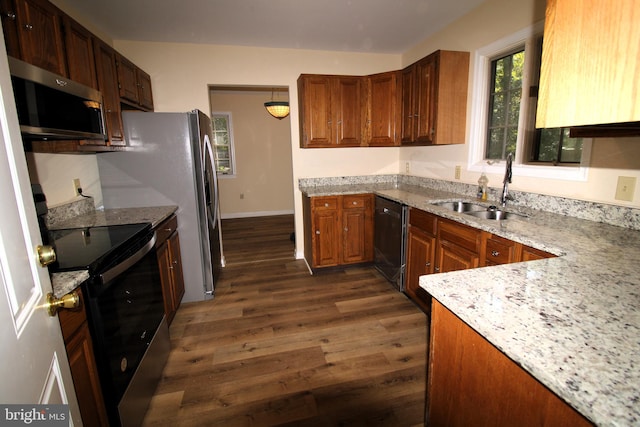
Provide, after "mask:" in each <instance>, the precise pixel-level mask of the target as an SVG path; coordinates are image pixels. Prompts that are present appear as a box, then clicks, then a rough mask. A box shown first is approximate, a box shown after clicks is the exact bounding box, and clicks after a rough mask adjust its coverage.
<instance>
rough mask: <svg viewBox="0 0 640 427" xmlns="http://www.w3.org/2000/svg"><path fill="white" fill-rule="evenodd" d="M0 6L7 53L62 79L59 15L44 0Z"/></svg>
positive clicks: (22, 0) (23, 0)
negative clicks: (60, 76)
mask: <svg viewBox="0 0 640 427" xmlns="http://www.w3.org/2000/svg"><path fill="white" fill-rule="evenodd" d="M0 4H1V6H2V14H3V17H2V25H3V27H4V26H5V25H6V28H4V35H5V43H6V45H7V53H8V54H9V55H11V56H14V57H16V58H18V59H21V60H23V61H25V62H28V63H30V64H33V65H36V66H38V67H40V68H44V69H45V70H48V71H51V72H52V73H56V74H59V75H62V76H65V77H66V76H67V67H66V62H65V53H64V40H63V36H62V23H61V17H62V12H61V11H60V10H59V9H58V8H57V7H55V6H54V5H53V4H51V3H49V2H48V1H46V0H2V3H0Z"/></svg>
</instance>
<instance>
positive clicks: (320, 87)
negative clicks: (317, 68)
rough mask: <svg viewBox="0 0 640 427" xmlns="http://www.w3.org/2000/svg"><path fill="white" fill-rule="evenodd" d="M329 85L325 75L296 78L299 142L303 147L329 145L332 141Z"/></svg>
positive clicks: (329, 82) (329, 81)
mask: <svg viewBox="0 0 640 427" xmlns="http://www.w3.org/2000/svg"><path fill="white" fill-rule="evenodd" d="M331 86H332V85H331V80H330V78H329V77H327V76H313V75H305V76H301V77H300V79H299V80H298V97H299V102H298V104H299V106H300V121H301V123H300V132H301V135H300V144H301V146H302V147H304V148H313V147H330V146H331V145H333V143H334V139H333V131H332V126H331V125H332V124H331Z"/></svg>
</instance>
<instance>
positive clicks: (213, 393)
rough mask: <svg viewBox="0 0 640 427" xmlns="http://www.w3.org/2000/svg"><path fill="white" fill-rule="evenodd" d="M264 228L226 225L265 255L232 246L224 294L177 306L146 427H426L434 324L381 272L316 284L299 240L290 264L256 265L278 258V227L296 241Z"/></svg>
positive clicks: (329, 277) (319, 278) (347, 273)
mask: <svg viewBox="0 0 640 427" xmlns="http://www.w3.org/2000/svg"><path fill="white" fill-rule="evenodd" d="M261 220H262V218H260V219H257V218H253V222H252V223H253V224H255V229H256V230H259V229H261V230H262V231H256V232H255V233H250V232H248V231H247V228H246V227H244V226H242V224H241V225H239V226H238V228H237V230H238V233H239V235H240V234H241V235H243V237H238V236H234V235H233V234H234V231H232V230H235V228H234V227H235V225H234V227H232V226H230V225H229V224H227V227H226V229H225V228H224V227H225V224H223V232H224V234H223V239H224V242H225V244H226V243H227V239H228V240H229V241H232V240H233V239H237V240H238V241H240V240H243V239H244V240H247V241H248V240H252V241H254V242H260V243H252V245H251V246H254V245H257V246H260V247H259V248H257V247H254V249H256V250H255V251H253V252H252V251H248V249H247V248H245V247H243V245H240V244H238V245H235V244H229V245H227V246H225V254H226V257H227V267H226V268H225V269H224V270H223V274H222V276H221V278H220V282H219V283H218V286H217V289H216V297H215V298H214V299H213V300H211V301H205V302H198V303H186V304H182V306H181V307H180V309H179V310H178V312H177V314H176V317H175V319H174V321H173V323H172V325H171V330H170V332H171V341H172V350H171V354H170V356H169V361H168V363H167V365H166V367H165V370H164V373H163V378H162V380H161V383H160V384H159V386H158V388H157V390H156V394H155V396H154V398H153V400H152V403H151V406H150V408H149V411H148V412H147V416H146V418H145V422H144V425H146V426H158V425H163V426H164V425H166V426H375V425H377V426H418V425H423V421H424V400H425V377H426V374H425V370H426V337H427V320H426V316H425V315H424V314H423V313H422V312H421V311H420V310H419V309H418V308H416V307H415V306H414V305H413V303H411V302H410V301H409V300H408V299H407V298H406V296H404V295H403V294H400V293H398V292H397V291H396V290H395V289H393V287H392V286H391V285H390V284H389V283H388V282H387V281H386V280H384V278H382V276H381V275H380V274H379V273H378V272H377V271H376V270H375V269H374V268H373V267H358V268H352V269H346V270H343V271H337V272H335V271H334V272H330V273H321V274H316V275H313V276H311V275H310V274H309V271H308V270H307V267H306V265H305V263H304V261H302V260H294V259H293V243H291V242H290V241H289V244H290V245H291V247H290V249H291V254H290V256H289V257H288V258H287V257H279V256H278V257H276V259H271V260H266V259H262V260H260V259H258V258H259V257H260V256H263V255H259V256H258V257H257V258H255V259H253V258H251V254H268V253H275V252H276V250H275V249H273V250H269V246H271V245H272V239H271V238H268V237H266V236H268V235H270V233H272V234H278V235H280V234H282V232H276V230H275V229H276V228H280V229H281V230H283V232H285V233H286V236H285V237H286V239H287V240H288V239H289V233H290V231H289V230H288V229H287V228H286V226H284V227H276V226H273V227H271V228H269V227H266V226H261V225H259V222H260V221H261ZM269 220H272V221H273V220H274V218H265V224H266V223H267V222H268V221H269ZM232 221H236V220H232ZM292 223H293V219H292V218H291V224H292ZM236 225H237V224H236ZM261 233H265V236H264V237H262V238H261V237H260V236H259V235H260V234H261ZM273 240H274V241H275V240H280V239H275V238H274V239H273ZM280 243H282V242H280ZM273 244H274V245H276V246H277V244H275V243H273ZM236 247H237V248H238V249H237V250H238V251H240V252H242V253H243V255H238V254H237V253H234V252H235V250H236V249H234V248H236ZM236 256H237V258H236ZM230 260H231V261H230ZM236 260H239V261H238V262H236ZM252 260H253V261H252Z"/></svg>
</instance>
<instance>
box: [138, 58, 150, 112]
mask: <svg viewBox="0 0 640 427" xmlns="http://www.w3.org/2000/svg"><path fill="white" fill-rule="evenodd" d="M136 81H137V82H138V99H139V100H140V106H142V107H144V108H146V109H147V110H151V111H153V91H152V90H151V76H150V75H149V74H147V73H145V72H144V71H142V70H141V69H140V68H136Z"/></svg>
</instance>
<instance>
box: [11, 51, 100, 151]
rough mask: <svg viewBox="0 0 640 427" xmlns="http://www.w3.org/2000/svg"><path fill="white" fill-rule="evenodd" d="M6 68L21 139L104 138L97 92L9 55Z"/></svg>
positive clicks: (98, 93)
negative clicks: (11, 87) (13, 97)
mask: <svg viewBox="0 0 640 427" xmlns="http://www.w3.org/2000/svg"><path fill="white" fill-rule="evenodd" d="M9 69H10V70H11V83H12V85H13V93H14V96H15V101H16V108H17V110H18V121H19V122H20V131H21V133H22V138H23V139H24V140H81V139H92V140H96V139H98V140H102V141H105V140H106V136H105V127H104V116H103V113H102V94H101V93H100V92H99V91H97V90H95V89H93V88H90V87H88V86H84V85H82V84H80V83H78V82H74V81H73V80H70V79H68V78H66V77H63V76H60V75H57V74H54V73H51V72H49V71H47V70H44V69H42V68H39V67H36V66H34V65H31V64H28V63H26V62H24V61H20V60H18V59H16V58H12V57H9Z"/></svg>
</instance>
